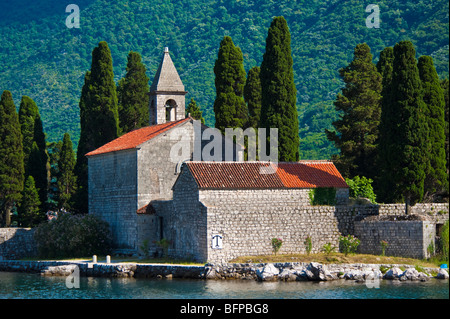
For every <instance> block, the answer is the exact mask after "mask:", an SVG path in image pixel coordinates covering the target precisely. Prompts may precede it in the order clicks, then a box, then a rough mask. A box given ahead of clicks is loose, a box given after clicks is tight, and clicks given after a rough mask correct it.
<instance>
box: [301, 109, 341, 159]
mask: <svg viewBox="0 0 450 319" xmlns="http://www.w3.org/2000/svg"><path fill="white" fill-rule="evenodd" d="M298 113H299V123H300V129H299V135H300V145H301V147H300V158H305V159H330V158H332V155H333V154H337V152H338V151H339V150H338V149H336V147H335V146H334V143H330V141H329V140H328V138H327V135H326V132H325V129H328V130H331V129H333V128H334V127H333V124H332V123H333V122H335V121H337V120H338V116H339V113H338V112H336V109H335V107H334V105H333V101H324V102H318V103H314V104H312V105H309V104H308V103H304V104H303V107H302V108H301V109H299V111H298Z"/></svg>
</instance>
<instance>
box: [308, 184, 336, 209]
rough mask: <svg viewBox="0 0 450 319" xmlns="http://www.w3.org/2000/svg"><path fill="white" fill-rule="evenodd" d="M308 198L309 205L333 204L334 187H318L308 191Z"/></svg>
mask: <svg viewBox="0 0 450 319" xmlns="http://www.w3.org/2000/svg"><path fill="white" fill-rule="evenodd" d="M309 200H310V203H311V205H335V204H336V188H333V187H318V188H313V189H311V190H310V191H309Z"/></svg>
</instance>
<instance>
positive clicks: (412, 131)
mask: <svg viewBox="0 0 450 319" xmlns="http://www.w3.org/2000/svg"><path fill="white" fill-rule="evenodd" d="M383 103H386V105H384V106H383V110H384V109H386V108H387V107H389V108H391V112H392V114H395V117H394V119H393V120H392V121H390V123H389V124H384V123H383V124H382V127H383V129H385V130H386V131H385V132H384V134H383V135H382V136H381V138H380V151H379V154H380V165H382V166H381V168H382V171H381V174H380V189H381V190H384V192H381V194H379V196H380V197H381V200H382V201H383V202H398V201H400V200H402V199H403V200H404V201H405V203H406V205H407V209H408V207H409V204H411V205H414V204H415V203H416V202H419V201H421V200H422V198H423V194H424V188H423V187H424V180H425V171H426V163H427V159H426V142H427V137H428V135H427V131H428V126H427V123H426V118H425V112H426V105H425V103H424V102H423V90H422V84H421V81H420V77H419V70H418V68H417V61H416V58H415V50H414V46H413V44H412V43H411V42H409V41H400V42H399V43H397V44H396V45H395V46H394V61H393V71H392V81H391V85H390V88H389V91H388V95H387V96H386V98H384V99H383ZM388 125H389V126H388ZM386 135H387V136H388V138H385V137H386Z"/></svg>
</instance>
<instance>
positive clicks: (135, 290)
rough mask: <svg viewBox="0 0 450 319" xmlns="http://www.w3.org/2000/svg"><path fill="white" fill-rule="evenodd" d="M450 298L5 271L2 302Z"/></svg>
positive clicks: (401, 290) (392, 288)
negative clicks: (73, 281)
mask: <svg viewBox="0 0 450 319" xmlns="http://www.w3.org/2000/svg"><path fill="white" fill-rule="evenodd" d="M266 298H268V299H449V280H437V279H433V280H430V281H428V282H401V283H400V282H395V281H388V280H381V282H380V285H379V288H376V287H372V288H369V287H367V285H366V284H364V283H356V282H354V281H345V280H338V281H332V282H256V281H238V280H229V281H213V280H177V279H173V280H167V279H161V280H157V279H142V278H139V279H133V278H131V279H130V278H123V279H122V278H86V277H81V278H80V281H79V288H77V287H73V288H68V287H67V285H66V278H65V277H42V276H40V275H38V274H28V273H12V272H0V299H266Z"/></svg>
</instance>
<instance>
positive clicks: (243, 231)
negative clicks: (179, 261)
mask: <svg viewBox="0 0 450 319" xmlns="http://www.w3.org/2000/svg"><path fill="white" fill-rule="evenodd" d="M320 187H324V188H335V189H336V197H337V198H336V199H337V202H338V203H345V202H346V200H348V191H349V189H348V185H347V184H346V182H345V180H344V179H343V178H342V176H341V175H340V173H339V172H338V171H337V169H336V167H335V166H334V164H333V163H332V162H328V161H301V162H293V163H278V164H274V163H270V162H193V161H189V162H186V163H184V164H183V166H182V170H181V174H180V175H179V177H178V178H177V180H176V182H175V184H174V186H173V200H172V201H171V202H170V203H166V205H169V206H170V208H169V209H166V210H158V209H156V210H153V209H149V208H148V207H147V208H146V211H140V212H139V213H141V214H142V213H148V214H150V215H152V216H154V218H157V219H158V220H161V221H162V222H161V224H162V225H164V226H162V228H161V229H160V231H155V232H154V233H155V234H159V236H160V237H159V238H157V239H158V240H159V239H160V238H162V237H164V238H166V239H167V240H169V241H170V243H171V245H170V248H169V253H170V255H171V256H173V257H176V258H186V257H190V258H192V259H194V260H198V261H203V262H206V261H210V262H226V261H228V260H230V259H232V258H235V257H238V256H245V255H261V254H270V253H271V252H272V248H271V238H275V237H280V238H282V240H283V241H284V244H283V252H284V253H297V252H299V251H301V250H303V247H304V245H303V241H304V240H305V238H306V236H308V235H311V234H315V235H316V234H320V231H321V228H326V229H325V233H326V234H327V236H322V237H323V238H322V239H318V240H322V241H323V244H325V243H327V242H328V241H330V240H332V241H335V240H337V238H338V236H339V234H340V232H339V229H338V223H337V221H336V217H335V216H334V215H333V214H330V213H326V214H324V213H323V212H317V213H316V214H315V213H313V210H311V208H312V206H311V205H310V198H309V192H310V190H311V189H314V188H320ZM149 205H150V207H157V206H158V205H161V203H160V202H158V201H156V202H152V203H150V204H149ZM155 205H156V206H155ZM161 234H164V236H161ZM330 235H331V237H333V239H330ZM315 244H316V245H318V244H320V242H316V243H315ZM323 244H322V245H323ZM319 246H320V247H321V245H319Z"/></svg>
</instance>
